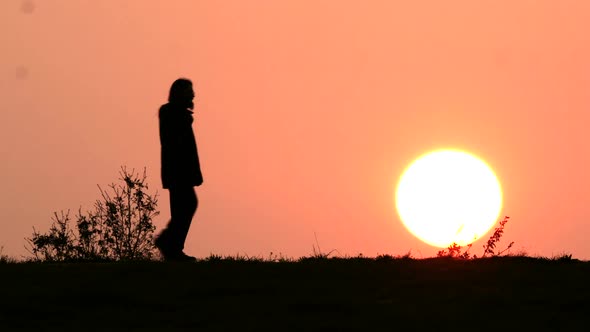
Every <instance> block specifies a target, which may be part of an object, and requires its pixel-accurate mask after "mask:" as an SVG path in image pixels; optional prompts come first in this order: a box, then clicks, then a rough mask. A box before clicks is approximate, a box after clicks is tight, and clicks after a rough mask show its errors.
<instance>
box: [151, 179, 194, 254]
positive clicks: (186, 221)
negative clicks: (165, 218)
mask: <svg viewBox="0 0 590 332" xmlns="http://www.w3.org/2000/svg"><path fill="white" fill-rule="evenodd" d="M169 192H170V215H171V218H170V221H169V222H168V225H167V226H166V229H164V230H163V231H162V234H161V235H160V237H159V241H160V245H158V244H157V245H158V247H159V248H160V249H162V247H164V248H163V249H164V251H165V252H164V254H165V255H166V254H179V253H181V252H182V250H183V249H184V242H185V241H186V236H187V234H188V231H189V228H190V225H191V222H192V219H193V216H194V214H195V211H196V209H197V196H196V194H195V191H194V189H193V188H192V187H175V188H170V189H169Z"/></svg>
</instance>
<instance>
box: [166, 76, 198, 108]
mask: <svg viewBox="0 0 590 332" xmlns="http://www.w3.org/2000/svg"><path fill="white" fill-rule="evenodd" d="M194 98H195V92H194V91H193V82H191V80H189V79H186V78H179V79H177V80H176V81H174V83H172V86H171V87H170V94H169V95H168V102H170V103H174V104H180V105H186V107H187V108H189V109H193V99H194Z"/></svg>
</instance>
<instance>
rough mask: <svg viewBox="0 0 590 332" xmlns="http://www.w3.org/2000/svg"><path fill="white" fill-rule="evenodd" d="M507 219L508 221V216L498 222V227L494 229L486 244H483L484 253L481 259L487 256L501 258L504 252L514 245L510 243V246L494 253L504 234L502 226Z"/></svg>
mask: <svg viewBox="0 0 590 332" xmlns="http://www.w3.org/2000/svg"><path fill="white" fill-rule="evenodd" d="M508 219H510V217H508V216H506V217H504V219H503V220H502V221H500V226H498V227H496V228H495V229H494V234H492V236H490V238H489V239H488V242H487V243H486V244H484V246H483V249H484V251H483V255H482V256H481V257H485V256H486V255H488V254H489V255H490V256H501V255H502V254H503V253H504V252H506V251H508V250H510V248H512V245H514V242H510V244H509V245H508V246H507V247H506V248H505V249H504V250H502V251H498V252H494V249H495V248H496V243H498V242H500V238H501V237H502V235H503V234H504V226H505V225H506V223H507V222H508Z"/></svg>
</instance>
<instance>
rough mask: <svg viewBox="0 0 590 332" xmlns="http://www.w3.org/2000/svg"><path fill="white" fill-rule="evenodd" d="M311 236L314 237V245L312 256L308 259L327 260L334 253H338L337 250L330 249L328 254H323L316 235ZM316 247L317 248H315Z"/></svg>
mask: <svg viewBox="0 0 590 332" xmlns="http://www.w3.org/2000/svg"><path fill="white" fill-rule="evenodd" d="M313 236H314V237H315V243H316V244H315V245H312V248H313V255H311V257H310V258H315V259H327V258H329V257H330V255H331V254H332V253H334V252H338V250H336V249H332V250H330V251H329V252H328V253H324V252H322V249H321V248H320V243H319V242H318V237H317V235H316V233H315V232H314V233H313ZM316 246H317V248H316Z"/></svg>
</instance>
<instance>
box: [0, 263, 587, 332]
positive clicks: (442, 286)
mask: <svg viewBox="0 0 590 332" xmlns="http://www.w3.org/2000/svg"><path fill="white" fill-rule="evenodd" d="M0 278H1V282H0V299H1V301H0V330H2V331H9V330H12V329H16V328H23V327H24V328H32V329H43V330H47V329H48V328H51V329H53V330H79V331H82V330H112V329H119V330H129V329H132V328H141V329H145V330H153V331H169V330H175V329H181V328H183V327H186V328H188V327H191V328H197V330H200V331H223V330H225V331H260V330H269V331H270V330H273V331H286V330H288V331H326V330H329V331H342V330H345V331H368V330H378V331H393V330H406V331H407V330H414V329H415V330H424V329H431V328H437V329H438V328H441V327H451V328H456V329H457V330H472V329H474V330H482V329H483V330H506V329H508V330H516V329H519V330H522V329H526V330H530V329H534V328H536V329H541V330H557V329H560V330H580V329H585V328H586V327H587V325H588V322H589V318H588V317H590V315H589V314H590V263H588V262H579V261H575V260H572V261H567V260H565V261H552V260H544V259H535V258H527V257H502V258H490V259H480V260H453V259H447V258H436V259H424V260H412V259H381V260H376V259H368V258H349V259H338V258H333V259H308V260H302V261H298V262H278V263H277V262H259V261H239V260H238V261H236V260H211V261H200V262H197V263H190V264H187V263H185V264H167V263H158V262H143V263H78V264H75V263H70V264H65V263H64V264H40V263H19V264H0Z"/></svg>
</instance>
